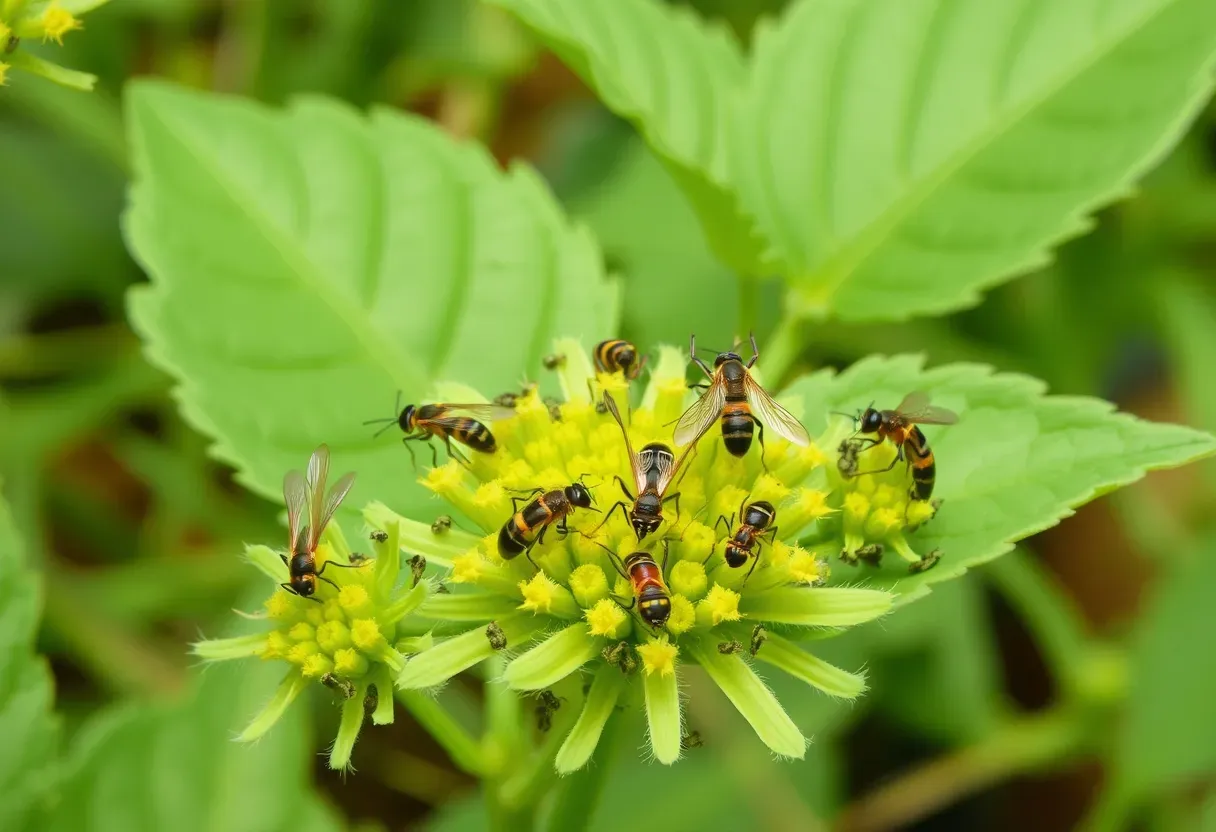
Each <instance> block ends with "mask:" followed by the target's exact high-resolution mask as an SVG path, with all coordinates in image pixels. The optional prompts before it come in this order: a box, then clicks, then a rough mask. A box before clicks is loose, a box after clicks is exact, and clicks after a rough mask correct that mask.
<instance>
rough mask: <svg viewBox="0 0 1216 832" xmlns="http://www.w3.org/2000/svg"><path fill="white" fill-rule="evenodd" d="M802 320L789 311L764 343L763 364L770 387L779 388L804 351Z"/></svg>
mask: <svg viewBox="0 0 1216 832" xmlns="http://www.w3.org/2000/svg"><path fill="white" fill-rule="evenodd" d="M801 334H802V321H801V320H800V319H798V318H795V317H794V316H792V315H791V314H789V313H788V312H786V313H785V314H784V315H782V317H781V320H780V321H778V322H777V328H776V329H774V330H773V334H772V335H770V336H769V338H768V342H767V343H766V344H764V349H763V352H762V355H763V360H762V362H761V365H760V366H762V367H763V368H764V378H765V381H766V383H767V384H768V385H769V387H770V388H779V387H780V386H781V380H782V379H783V378H784V377H785V376H786V375H787V374H788V373H789V371H790V369H791V368H792V367H793V366H794V362H796V361H797V360H798V356H799V355H800V354H801V352H802V341H801V337H800V336H801Z"/></svg>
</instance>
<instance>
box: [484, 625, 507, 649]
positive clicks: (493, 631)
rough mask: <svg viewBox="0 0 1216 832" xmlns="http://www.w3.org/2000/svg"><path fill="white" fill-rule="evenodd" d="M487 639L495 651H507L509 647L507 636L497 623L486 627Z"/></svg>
mask: <svg viewBox="0 0 1216 832" xmlns="http://www.w3.org/2000/svg"><path fill="white" fill-rule="evenodd" d="M486 638H487V639H488V640H489V642H490V647H491V649H493V650H505V649H506V647H507V634H506V633H504V632H503V631H502V627H500V626H498V622H497V621H491V622H490V623H489V624H487V625H486Z"/></svg>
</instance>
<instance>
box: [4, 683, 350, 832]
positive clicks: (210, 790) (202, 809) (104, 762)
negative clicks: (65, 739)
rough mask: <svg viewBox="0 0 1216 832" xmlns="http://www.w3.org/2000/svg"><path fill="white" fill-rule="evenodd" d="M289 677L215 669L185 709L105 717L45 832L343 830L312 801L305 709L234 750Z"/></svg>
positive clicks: (124, 710)
mask: <svg viewBox="0 0 1216 832" xmlns="http://www.w3.org/2000/svg"><path fill="white" fill-rule="evenodd" d="M282 673H283V665H282V664H280V663H278V662H254V663H246V664H234V665H223V666H217V667H213V668H209V669H208V670H207V673H206V675H205V677H203V678H201V679H199V680H198V683H197V684H196V685H195V690H194V691H193V692H192V694H191V695H190V696H189V697H188V698H187V699H186V700H185V701H183V702H181V703H177V704H173V705H162V706H154V707H142V708H136V707H131V706H129V705H128V706H120V707H119V708H118V709H117V710H114V711H110V712H102V713H101V714H99V715H97V716H96V717H94V718H93V719H92V720H91V721H90V722H89V723H87V724H86V725H85V727H84V728H83V729H82V730H81V733H80V735H79V736H78V737H77V740H76V742H75V745H74V748H73V750H72V754H71V756H70V758H69V763H68V766H67V767H68V771H67V772H66V774H65V778H64V782H63V784H62V796H63V799H62V800H61V802H60V803H59V805H58V806H57V807H56V811H55V814H54V816H53V818H52V822H51V823H50V824H49V825H48V826H46V827H40V828H43V829H50V830H54V832H79V830H97V831H98V832H108V830H122V832H141V831H142V830H147V832H159V831H160V830H165V829H173V830H177V832H193V830H198V832H209V830H217V829H223V830H227V832H241V830H248V832H258V831H259V830H265V829H299V830H306V832H326V830H335V829H339V828H341V827H340V825H339V824H338V822H337V820H336V819H335V817H334V816H333V813H332V812H331V811H330V810H329V809H328V808H326V807H325V806H324V805H323V804H322V803H321V802H320V800H319V799H318V798H317V797H316V796H315V795H314V794H313V793H312V791H311V786H310V783H309V779H310V771H311V768H312V765H311V758H312V750H313V744H312V737H311V736H310V731H309V730H308V726H307V718H308V713H307V708H304V707H302V704H299V703H298V704H297V706H296V707H293V708H289V709H288V711H287V713H286V714H285V715H284V716H283V718H282V719H281V720H280V721H279V723H278V724H277V725H276V726H275V728H274V730H273V731H272V732H271V733H270V734H268V735H267V736H266V737H264V738H263V739H262V740H261V741H260V742H257V743H236V742H233V741H232V737H233V736H235V735H236V733H237V732H238V731H239V730H240V729H241V727H242V726H243V725H244V724H245V723H246V722H247V721H248V720H249V716H250V714H252V713H254V712H256V711H257V709H258V708H260V707H261V706H262V705H263V704H264V703H265V700H267V699H269V697H270V695H271V694H272V693H273V692H274V688H275V685H276V683H277V682H278V680H279V678H280V677H281V676H282ZM5 828H9V827H5Z"/></svg>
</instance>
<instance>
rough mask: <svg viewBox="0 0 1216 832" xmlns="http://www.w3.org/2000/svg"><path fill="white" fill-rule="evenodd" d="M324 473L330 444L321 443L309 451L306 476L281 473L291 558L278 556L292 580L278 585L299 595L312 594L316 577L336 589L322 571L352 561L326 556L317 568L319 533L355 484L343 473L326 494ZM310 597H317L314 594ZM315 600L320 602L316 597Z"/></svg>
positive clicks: (297, 473) (290, 472)
mask: <svg viewBox="0 0 1216 832" xmlns="http://www.w3.org/2000/svg"><path fill="white" fill-rule="evenodd" d="M327 476H329V447H328V446H326V445H321V446H320V447H319V448H317V449H316V450H315V451H313V452H312V457H310V458H309V460H308V476H307V478H305V475H304V474H301V473H300V472H299V471H289V472H287V476H285V477H283V502H285V503H286V504H287V527H288V529H290V534H291V539H290V543H289V546H288V549H289V551H290V553H291V560H290V561H289V560H288V559H287V555H285V554H280V555H279V557H281V558H282V559H283V563H284V564H285V565H286V566H287V570H288V573H289V574H290V575H291V583H290V584H280V586H281V587H283V588H284V589H286V590H288V591H290V592H294V593H295V594H296V595H299V596H300V597H301V598H312V596H313V593H315V592H316V591H317V578H320V579H321V580H323V581H325V582H326V583H328V584H330V585H331V586H333V587H334V588H335V589H336V588H337V586H338V585H337V584H335V583H334V582H333V581H331V580H330V579H329V578H326V577H325V576H324V575H323V574H322V573H324V572H325V569H326V567H328V566H329V565H330V564H331V563H333V564H334V565H335V566H341V567H343V568H349V567H350V566H353V564H344V563H335V562H334V561H332V560H327V561H325V563H324V564H322V566H321V568H320V569H317V544H318V543H319V542H320V540H321V533H322V532H323V531H325V526H326V525H327V524H328V523H329V519H330V518H331V517H333V516H334V512H335V511H337V510H338V505H339V504H340V503H341V502H342V498H344V497H345V496H346V494H347V492H348V491H350V488H351V486H352V485H354V484H355V475H354V474H346V475H345V476H343V477H342V479H340V480H338V481H337V482H336V483H334V487H333V488H331V489H330V490H329V494H328V495H327V494H326V493H325V478H326V477H327ZM305 510H307V512H308V525H304V513H305ZM313 600H314V601H316V600H317V599H315V598H313ZM318 603H320V602H319V601H318Z"/></svg>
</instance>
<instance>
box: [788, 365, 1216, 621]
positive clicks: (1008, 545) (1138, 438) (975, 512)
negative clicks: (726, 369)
mask: <svg viewBox="0 0 1216 832" xmlns="http://www.w3.org/2000/svg"><path fill="white" fill-rule="evenodd" d="M910 390H923V391H925V392H926V393H928V394H929V395H930V396H931V397H932V398H933V401H934V402H935V403H937V404H940V405H942V406H944V407H948V408H950V409H952V410H954V411H956V412H957V413H958V414H959V417H960V418H959V422H958V424H957V425H953V426H950V427H929V426H926V427H925V428H924V432H925V435H926V436H927V437H928V439H929V443H930V445H931V446H932V448H933V450H934V452H935V455H936V459H937V488H936V490H935V491H934V497H935V498H938V497H940V498H941V499H942V500H943V501H944V503H943V505H942V508H941V511H940V512H938V515H937V517H936V518H935V519H933V520H932V521H930V522H929V523H928V524H926V525H925V526H924V527H923V528H922V529H921V530H920V531H918V532H916V533H914V534H912V535H911V536H910V537H909V542H910V543H911V544H912V545H913V546H914V547H915V548H916V549H917V551H919V552H921V553H925V552H929V551H931V550H933V549H941V551H942V553H943V555H942V559H941V562H940V563H938V564H937V566H935V567H933V568H932V569H930V570H928V571H927V572H923V573H921V574H919V575H911V576H909V575H906V574H901V573H903V570H904V568H905V567H906V564H900V563H897V562H898V561H899V560H900V559H899V558H898V557H894V556H891V557H888V558H887V559H886V560H884V562H883V565H882V567H881V569H879V570H877V571H870V568H869V567H861V568H860V569H861V570H863V571H859V572H856V573H855V572H854V568H853V567H846V566H843V565H838V566H837V567H836V568H835V569H834V570H833V577H834V578H837V579H841V580H855V579H856V577H858V576H864V577H866V578H867V579H868V580H869V581H870V582H871V583H873V584H874V585H876V586H881V587H891V588H892V589H893V590H894V591H895V592H898V593H900V594H902V595H904V596H906V598H908V597H917V596H919V595H920V594H922V593H923V592H924V591H925V590H926V589H927V587H928V586H929V585H930V584H933V583H937V582H939V581H943V580H947V579H949V578H955V577H958V576H959V575H961V574H963V573H964V572H965V571H967V569H968V568H970V567H972V566H975V565H978V564H980V563H983V562H985V561H988V560H992V559H993V558H995V557H998V556H999V555H1002V554H1004V553H1005V552H1008V551H1009V550H1010V549H1012V548H1013V544H1014V543H1015V542H1016V541H1018V540H1021V539H1022V538H1024V537H1027V536H1028V535H1031V534H1034V533H1035V532H1038V531H1042V530H1043V529H1046V528H1048V527H1050V526H1054V525H1055V524H1056V523H1058V522H1059V521H1060V520H1061V519H1063V518H1065V517H1068V516H1069V515H1071V514H1072V513H1073V512H1072V510H1073V509H1074V508H1076V507H1077V506H1079V505H1082V504H1083V503H1087V502H1089V501H1090V500H1092V499H1094V498H1095V497H1097V496H1098V495H1100V494H1103V493H1105V492H1107V491H1111V490H1113V489H1115V488H1117V487H1119V486H1122V485H1127V484H1128V483H1130V482H1133V481H1135V480H1137V479H1139V478H1140V477H1142V476H1144V473H1145V472H1146V471H1149V470H1152V469H1157V468H1169V467H1172V466H1177V465H1182V464H1184V463H1186V462H1190V461H1192V460H1195V459H1198V458H1200V457H1203V456H1209V455H1211V454H1213V453H1216V438H1213V437H1212V436H1210V435H1208V434H1206V433H1203V432H1201V431H1197V430H1193V429H1192V428H1187V427H1181V426H1178V425H1165V424H1155V423H1152V422H1145V421H1142V420H1140V419H1137V418H1135V417H1134V416H1129V415H1127V414H1124V413H1116V412H1114V406H1113V405H1111V404H1109V403H1107V402H1104V401H1101V400H1099V399H1091V398H1082V397H1078V396H1047V395H1045V393H1046V390H1045V385H1044V384H1043V383H1042V382H1039V381H1036V380H1035V379H1032V378H1029V377H1027V376H1021V375H1014V374H1009V373H1001V374H993V372H992V370H991V369H990V368H988V367H985V366H983V365H979V364H950V365H946V366H944V367H936V368H934V369H931V370H926V369H924V367H923V362H922V360H921V358H919V357H917V356H909V355H904V356H897V357H894V358H884V357H874V358H869V359H866V360H864V361H860V362H858V363H857V364H854V365H853V366H852V367H850V368H849V369H848V370H846V371H845V372H843V373H841V374H839V375H834V374H833V373H831V372H830V371H821V372H818V373H815V374H813V375H810V376H806V377H804V378H802V379H800V380H798V381H797V382H795V383H794V384H793V385H792V386H791V387H790V389H789V391H788V394H789V396H790V397H791V398H793V397H801V398H802V400H803V407H804V410H803V413H804V414H805V417H804V422H805V423H806V426H807V428H808V429H809V430H810V431H811V433H812V435H814V434H815V432H816V431H817V430H822V429H823V428H824V427H825V419H826V418H827V414H828V413H829V412H830V411H843V412H846V413H852V412H854V411H855V410H856V409H857V408H859V407H866V406H867V405H869V404H870V403H871V402H874V403H875V404H876V406H877V407H880V408H882V407H895V406H896V405H897V404H898V403H899V401H900V400H901V399H902V398H903V397H904V395H905V394H906V393H907V392H908V391H910ZM906 598H905V600H906Z"/></svg>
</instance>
